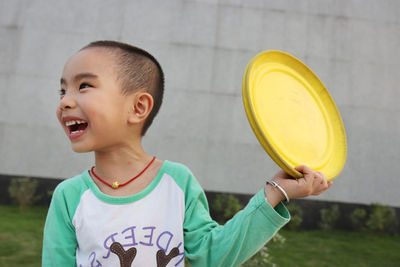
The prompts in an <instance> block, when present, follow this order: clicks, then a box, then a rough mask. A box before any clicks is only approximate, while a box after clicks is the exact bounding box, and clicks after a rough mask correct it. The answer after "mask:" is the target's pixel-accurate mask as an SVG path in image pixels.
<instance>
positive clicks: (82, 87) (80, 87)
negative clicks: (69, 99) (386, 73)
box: [79, 83, 92, 89]
mask: <svg viewBox="0 0 400 267" xmlns="http://www.w3.org/2000/svg"><path fill="white" fill-rule="evenodd" d="M89 87H92V86H91V85H90V84H88V83H82V84H81V85H79V89H85V88H89Z"/></svg>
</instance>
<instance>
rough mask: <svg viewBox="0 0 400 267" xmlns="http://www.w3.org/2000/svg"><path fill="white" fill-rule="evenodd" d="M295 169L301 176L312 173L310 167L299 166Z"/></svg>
mask: <svg viewBox="0 0 400 267" xmlns="http://www.w3.org/2000/svg"><path fill="white" fill-rule="evenodd" d="M295 169H296V170H297V171H299V172H301V173H302V174H309V173H312V172H314V171H313V170H311V168H310V167H308V166H306V165H300V166H296V167H295Z"/></svg>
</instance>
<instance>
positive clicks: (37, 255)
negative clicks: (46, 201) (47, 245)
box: [0, 205, 47, 267]
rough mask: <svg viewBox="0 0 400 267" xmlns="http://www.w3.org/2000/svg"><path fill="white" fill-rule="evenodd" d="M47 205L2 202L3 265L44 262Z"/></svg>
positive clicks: (0, 237) (0, 258)
mask: <svg viewBox="0 0 400 267" xmlns="http://www.w3.org/2000/svg"><path fill="white" fill-rule="evenodd" d="M46 214H47V208H46V207H28V208H26V209H25V210H24V211H22V212H21V211H20V210H19V208H18V207H15V206H2V205H0V218H1V219H0V266H2V267H17V266H41V251H42V235H43V226H44V221H45V218H46Z"/></svg>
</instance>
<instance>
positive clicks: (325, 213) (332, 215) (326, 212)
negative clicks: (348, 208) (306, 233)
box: [319, 205, 340, 230]
mask: <svg viewBox="0 0 400 267" xmlns="http://www.w3.org/2000/svg"><path fill="white" fill-rule="evenodd" d="M339 215H340V211H339V206H338V205H333V206H331V207H330V208H329V209H322V210H321V221H320V223H319V227H320V228H321V229H322V230H330V229H333V228H334V227H335V224H336V222H337V220H338V219H339Z"/></svg>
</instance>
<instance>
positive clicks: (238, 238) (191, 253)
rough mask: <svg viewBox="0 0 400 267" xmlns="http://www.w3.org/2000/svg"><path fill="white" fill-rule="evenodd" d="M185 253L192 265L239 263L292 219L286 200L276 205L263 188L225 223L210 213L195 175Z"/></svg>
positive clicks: (189, 196) (190, 190) (190, 189)
mask: <svg viewBox="0 0 400 267" xmlns="http://www.w3.org/2000/svg"><path fill="white" fill-rule="evenodd" d="M186 194H187V197H186V203H187V205H186V214H185V223H184V238H185V256H186V257H187V258H188V259H189V261H190V262H191V264H192V266H193V267H195V266H238V265H239V264H241V263H243V262H244V261H246V260H247V259H248V258H250V257H251V256H252V255H253V254H255V253H256V252H257V251H258V250H259V249H260V248H261V247H262V246H264V244H265V243H266V242H267V241H268V240H269V239H271V238H272V237H273V236H274V235H275V233H276V232H277V231H278V230H279V229H280V228H281V227H282V226H284V225H285V224H286V223H287V222H288V221H289V219H290V215H289V213H288V211H287V209H286V208H285V207H284V205H283V204H278V205H277V206H276V207H275V209H274V208H273V207H272V206H271V205H269V204H268V203H267V201H266V200H265V197H264V190H260V191H259V192H258V193H257V194H256V195H255V196H254V197H253V198H252V199H251V200H250V202H249V203H248V205H247V206H246V207H245V208H244V209H243V210H242V211H240V212H238V213H237V214H236V215H235V216H234V217H233V218H232V219H231V220H230V221H228V222H227V223H226V224H225V225H224V226H220V225H218V224H217V223H216V222H215V221H213V220H212V219H211V217H210V215H209V210H208V204H207V199H206V196H205V194H204V192H203V190H202V189H201V187H200V185H199V184H198V182H197V181H196V180H195V179H192V181H191V183H190V185H188V188H187V189H186Z"/></svg>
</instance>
